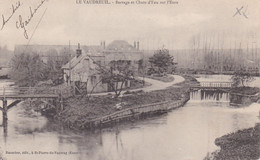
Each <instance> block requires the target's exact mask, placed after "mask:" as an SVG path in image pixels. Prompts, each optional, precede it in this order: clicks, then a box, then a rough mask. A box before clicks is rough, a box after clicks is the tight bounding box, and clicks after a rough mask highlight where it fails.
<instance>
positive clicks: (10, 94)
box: [0, 87, 63, 122]
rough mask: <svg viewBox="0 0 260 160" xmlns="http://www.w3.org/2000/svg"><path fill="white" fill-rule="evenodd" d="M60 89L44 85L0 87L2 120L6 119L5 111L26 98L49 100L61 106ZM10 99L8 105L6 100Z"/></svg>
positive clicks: (56, 105) (54, 104)
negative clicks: (10, 101)
mask: <svg viewBox="0 0 260 160" xmlns="http://www.w3.org/2000/svg"><path fill="white" fill-rule="evenodd" d="M61 95H62V94H61V90H59V89H52V88H45V87H3V88H0V100H1V101H2V106H0V110H1V111H2V113H3V121H4V122H5V121H7V111H8V110H9V109H11V108H12V107H14V106H15V105H17V104H18V103H20V102H21V101H24V100H26V99H41V100H42V101H51V102H52V105H53V106H55V107H60V108H61V109H62V108H63V99H62V96H61ZM8 100H12V103H10V104H9V105H8V103H7V101H8Z"/></svg>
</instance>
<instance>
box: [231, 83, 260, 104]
mask: <svg viewBox="0 0 260 160" xmlns="http://www.w3.org/2000/svg"><path fill="white" fill-rule="evenodd" d="M259 93H260V88H257V87H236V88H232V89H231V91H230V103H232V104H234V105H239V106H248V105H250V104H252V103H254V102H258V101H259V99H260V94H259Z"/></svg>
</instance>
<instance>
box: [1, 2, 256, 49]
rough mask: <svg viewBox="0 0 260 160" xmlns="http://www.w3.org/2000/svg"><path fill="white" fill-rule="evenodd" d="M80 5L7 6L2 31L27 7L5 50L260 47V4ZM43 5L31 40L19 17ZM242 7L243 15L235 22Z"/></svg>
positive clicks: (5, 38) (5, 39) (30, 28)
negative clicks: (119, 44)
mask: <svg viewBox="0 0 260 160" xmlns="http://www.w3.org/2000/svg"><path fill="white" fill-rule="evenodd" d="M77 1H78V0H46V1H44V0H20V1H19V0H1V1H0V28H1V27H2V26H3V16H4V19H5V20H6V19H7V18H8V17H9V16H10V15H12V12H13V9H12V5H14V6H16V5H17V4H19V2H20V4H21V5H20V7H18V9H17V10H16V11H15V13H14V14H13V15H12V17H11V18H10V20H9V21H8V22H7V23H6V24H5V25H4V27H3V29H2V30H0V46H5V45H7V47H8V48H9V49H11V50H13V49H14V46H15V45H16V44H25V45H26V44H45V45H68V44H69V42H70V44H72V45H75V44H77V43H81V44H82V45H99V44H100V42H101V41H103V40H104V41H106V44H108V43H110V42H112V41H113V40H126V41H128V42H129V43H131V44H132V43H133V42H134V41H140V47H141V49H158V48H161V47H165V48H169V49H182V48H191V47H192V46H193V45H198V46H199V47H200V48H201V47H203V45H202V44H203V42H204V43H205V42H207V43H209V42H211V44H213V45H214V46H216V48H217V47H219V46H220V47H224V48H229V47H233V48H234V47H235V46H238V45H239V44H240V43H242V47H244V48H245V47H246V46H247V45H249V46H250V45H251V46H252V45H254V46H255V47H260V29H259V28H260V0H217V1H214V0H172V1H178V4H157V5H152V4H136V3H137V2H138V1H139V2H140V1H142V2H148V1H149V0H137V1H136V0H133V2H134V3H135V4H129V5H125V4H115V3H116V1H121V2H122V1H123V0H109V2H110V3H111V4H109V5H105V4H103V5H97V4H95V5H94V4H77ZM125 1H126V0H125ZM154 1H155V0H154ZM156 1H159V2H160V1H165V0H156ZM166 1H167V0H166ZM41 2H42V5H41V7H39V9H38V10H37V12H36V13H35V14H34V15H33V18H32V19H31V21H30V22H29V24H28V25H27V26H25V28H26V30H27V34H28V39H26V38H25V36H24V30H23V28H19V16H21V17H22V20H23V21H24V20H26V19H28V18H29V16H30V9H29V8H30V7H31V9H32V10H34V9H35V8H37V6H39V4H41ZM112 2H114V4H112ZM241 7H243V8H242V9H241V10H240V14H241V15H240V14H239V13H237V14H236V15H235V16H234V14H235V13H236V12H237V10H239V9H240V8H241ZM243 14H245V15H243ZM16 24H18V28H17V26H16ZM194 41H195V44H194ZM198 43H199V44H198Z"/></svg>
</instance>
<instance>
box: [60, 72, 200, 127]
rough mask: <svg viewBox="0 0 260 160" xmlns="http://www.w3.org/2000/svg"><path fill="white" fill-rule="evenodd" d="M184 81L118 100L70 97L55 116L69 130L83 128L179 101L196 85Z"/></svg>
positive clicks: (192, 81)
mask: <svg viewBox="0 0 260 160" xmlns="http://www.w3.org/2000/svg"><path fill="white" fill-rule="evenodd" d="M184 78H185V81H184V82H182V83H180V84H178V85H174V86H171V87H168V88H166V89H163V90H157V91H151V92H143V91H141V90H140V91H139V92H134V93H132V94H130V95H125V96H123V97H119V98H112V96H111V95H106V96H92V97H91V98H90V99H88V98H86V97H78V98H77V97H70V98H67V99H65V100H64V102H65V103H64V110H63V111H62V112H60V113H59V114H57V115H56V116H55V119H57V120H59V121H61V122H62V123H63V124H64V125H65V126H68V127H70V128H75V129H77V128H81V129H82V128H85V127H86V126H87V125H86V124H87V123H88V122H90V121H92V120H94V119H97V118H101V117H103V116H106V115H109V114H113V113H115V112H118V111H121V110H126V109H129V108H136V107H138V106H141V105H148V104H155V103H160V102H166V101H167V102H169V101H179V100H181V99H182V98H183V97H184V96H185V95H186V94H187V92H188V90H189V88H190V86H191V85H194V83H197V81H196V79H194V78H192V77H190V76H184Z"/></svg>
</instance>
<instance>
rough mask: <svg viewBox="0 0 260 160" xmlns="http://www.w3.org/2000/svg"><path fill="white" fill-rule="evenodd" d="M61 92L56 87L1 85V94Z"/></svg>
mask: <svg viewBox="0 0 260 160" xmlns="http://www.w3.org/2000/svg"><path fill="white" fill-rule="evenodd" d="M25 94H26V95H33V94H55V95H57V94H60V90H59V89H56V88H46V87H0V95H1V96H4V95H25Z"/></svg>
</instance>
